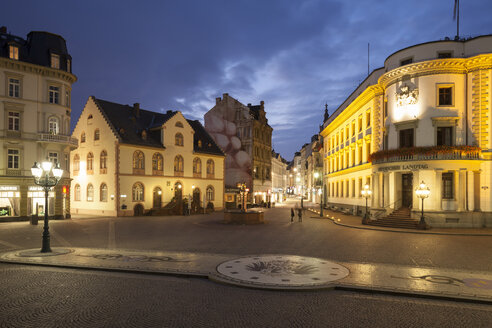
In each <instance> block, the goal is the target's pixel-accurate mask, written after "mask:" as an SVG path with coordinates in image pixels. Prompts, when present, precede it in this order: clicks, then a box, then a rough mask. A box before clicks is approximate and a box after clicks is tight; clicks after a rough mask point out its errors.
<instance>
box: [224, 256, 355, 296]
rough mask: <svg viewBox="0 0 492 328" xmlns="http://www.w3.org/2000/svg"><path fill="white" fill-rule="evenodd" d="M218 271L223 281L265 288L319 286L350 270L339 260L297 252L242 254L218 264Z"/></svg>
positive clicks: (343, 275)
mask: <svg viewBox="0 0 492 328" xmlns="http://www.w3.org/2000/svg"><path fill="white" fill-rule="evenodd" d="M217 272H218V275H217V278H219V279H220V280H222V281H225V282H232V283H236V284H239V285H246V286H248V285H249V286H254V287H264V288H319V287H323V286H327V285H329V284H330V283H331V282H333V281H336V280H339V279H342V278H344V277H346V276H347V275H348V274H349V270H348V269H347V268H346V267H344V266H341V265H339V264H337V263H334V262H330V261H327V260H324V259H319V258H314V257H304V256H295V255H259V256H250V257H241V258H237V259H234V260H230V261H226V262H223V263H221V264H219V265H218V266H217Z"/></svg>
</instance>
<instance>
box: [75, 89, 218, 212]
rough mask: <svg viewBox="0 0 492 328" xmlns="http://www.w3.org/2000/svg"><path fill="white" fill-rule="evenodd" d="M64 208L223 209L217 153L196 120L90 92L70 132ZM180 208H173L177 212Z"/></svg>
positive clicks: (172, 112) (87, 210)
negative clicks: (73, 140)
mask: <svg viewBox="0 0 492 328" xmlns="http://www.w3.org/2000/svg"><path fill="white" fill-rule="evenodd" d="M73 136H74V137H75V136H77V137H78V138H80V143H79V147H78V148H77V149H76V150H74V151H72V153H71V156H70V161H71V163H72V165H71V173H72V177H73V181H72V191H73V192H72V213H76V214H92V215H107V216H131V215H142V214H145V213H147V212H148V211H150V210H153V211H159V210H160V209H162V208H166V207H167V206H171V205H174V206H181V205H182V202H183V200H184V199H187V201H190V203H192V204H193V208H195V209H203V208H213V209H215V210H220V209H222V208H223V206H224V204H223V202H224V200H223V194H224V157H225V156H224V154H223V153H222V151H221V150H220V149H219V147H218V146H217V145H216V144H215V142H214V141H213V140H212V138H211V137H210V135H208V133H207V132H206V131H205V129H204V128H203V126H202V125H201V124H200V122H198V121H192V120H187V119H186V118H185V117H184V116H183V115H182V114H181V112H179V111H167V112H166V113H156V112H151V111H147V110H143V109H140V105H139V104H138V103H137V104H134V105H133V106H128V105H121V104H117V103H113V102H109V101H105V100H101V99H97V98H95V97H90V98H89V99H88V101H87V103H86V105H85V107H84V110H83V111H82V114H81V116H80V118H79V120H78V122H77V125H76V127H75V129H74V131H73ZM179 213H181V211H180V212H179Z"/></svg>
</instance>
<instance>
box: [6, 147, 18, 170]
mask: <svg viewBox="0 0 492 328" xmlns="http://www.w3.org/2000/svg"><path fill="white" fill-rule="evenodd" d="M7 152H8V156H7V168H9V169H18V168H19V162H20V152H19V149H9V150H8V151H7Z"/></svg>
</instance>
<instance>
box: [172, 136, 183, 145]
mask: <svg viewBox="0 0 492 328" xmlns="http://www.w3.org/2000/svg"><path fill="white" fill-rule="evenodd" d="M174 144H175V145H176V146H183V135H182V134H181V133H176V136H175V137H174Z"/></svg>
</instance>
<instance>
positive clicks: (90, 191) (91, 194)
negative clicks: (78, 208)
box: [87, 183, 94, 202]
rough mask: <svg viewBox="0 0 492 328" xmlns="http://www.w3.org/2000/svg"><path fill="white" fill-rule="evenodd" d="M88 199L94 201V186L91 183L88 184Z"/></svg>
mask: <svg viewBox="0 0 492 328" xmlns="http://www.w3.org/2000/svg"><path fill="white" fill-rule="evenodd" d="M87 201H88V202H92V201H94V187H93V186H92V184H91V183H89V184H88V185H87Z"/></svg>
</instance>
